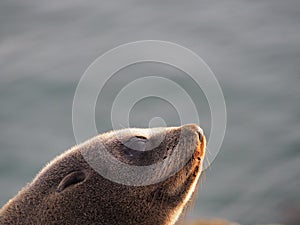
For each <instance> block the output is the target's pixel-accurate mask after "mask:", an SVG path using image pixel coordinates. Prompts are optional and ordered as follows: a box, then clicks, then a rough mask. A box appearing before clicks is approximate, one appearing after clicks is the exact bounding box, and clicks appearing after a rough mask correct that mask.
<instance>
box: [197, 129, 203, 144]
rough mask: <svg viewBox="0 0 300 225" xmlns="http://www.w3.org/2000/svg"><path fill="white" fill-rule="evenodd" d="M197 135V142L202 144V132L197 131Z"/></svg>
mask: <svg viewBox="0 0 300 225" xmlns="http://www.w3.org/2000/svg"><path fill="white" fill-rule="evenodd" d="M197 133H198V136H199V140H200V141H201V142H202V140H203V134H202V132H201V131H199V130H198V131H197Z"/></svg>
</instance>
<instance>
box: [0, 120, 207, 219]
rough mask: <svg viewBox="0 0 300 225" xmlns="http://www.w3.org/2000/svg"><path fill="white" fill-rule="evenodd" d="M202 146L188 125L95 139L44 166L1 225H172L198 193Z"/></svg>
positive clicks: (5, 211) (6, 208)
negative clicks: (118, 163)
mask: <svg viewBox="0 0 300 225" xmlns="http://www.w3.org/2000/svg"><path fill="white" fill-rule="evenodd" d="M205 142H206V141H205V136H204V134H203V132H202V130H201V129H200V128H199V127H198V126H197V125H194V124H189V125H184V126H180V127H167V128H152V129H123V130H118V131H111V132H108V133H104V134H100V135H99V136H96V137H95V138H92V139H90V140H88V141H87V142H84V143H83V144H80V145H78V146H75V147H73V148H71V149H70V150H68V151H66V152H65V153H63V154H62V155H60V156H58V157H57V158H55V159H54V160H53V161H52V162H50V163H49V164H48V165H47V166H46V167H45V168H43V169H42V170H41V172H39V173H38V175H37V176H36V177H35V178H34V180H33V181H32V182H31V183H30V184H28V185H27V186H25V187H24V188H23V189H22V190H21V191H20V192H19V193H18V194H17V195H16V196H15V197H14V198H12V199H11V200H10V201H9V202H8V203H7V204H6V205H5V206H4V207H3V208H2V209H1V210H0V224H3V225H4V224H45V225H47V224H103V225H104V224H105V225H106V224H133V225H135V224H145V225H146V224H151V225H152V224H157V225H159V224H174V223H175V222H176V221H177V220H178V218H179V217H180V215H181V213H182V211H183V209H184V208H185V206H186V205H187V203H188V201H189V199H190V198H191V196H192V194H193V193H194V191H195V189H196V186H197V182H198V180H199V177H200V174H201V170H202V162H203V158H204V155H205V144H206V143H205ZM104 151H105V152H106V154H102V153H103V152H104ZM110 159H114V160H116V161H117V162H120V165H127V166H128V168H129V169H128V171H129V172H130V168H131V167H132V168H135V169H137V170H134V171H133V172H132V174H130V173H129V174H128V171H127V170H125V169H122V166H119V165H117V164H114V162H113V161H109V160H110ZM99 168H100V169H99ZM124 171H126V173H124ZM136 171H140V173H139V174H138V175H137V174H136ZM149 171H150V172H149ZM151 171H152V173H151ZM126 176H127V178H128V177H130V178H128V180H130V182H128V183H126ZM134 176H137V177H136V180H135V177H134ZM120 177H121V178H120ZM110 178H112V179H110Z"/></svg>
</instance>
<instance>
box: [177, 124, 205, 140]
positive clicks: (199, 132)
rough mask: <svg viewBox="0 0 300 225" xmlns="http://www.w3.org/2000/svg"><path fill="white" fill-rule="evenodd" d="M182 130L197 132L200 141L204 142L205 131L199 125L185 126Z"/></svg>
mask: <svg viewBox="0 0 300 225" xmlns="http://www.w3.org/2000/svg"><path fill="white" fill-rule="evenodd" d="M182 128H184V129H187V130H190V131H192V132H196V133H197V134H198V136H199V140H200V141H202V140H203V130H202V129H201V128H200V127H199V126H198V125H197V124H186V125H183V126H182Z"/></svg>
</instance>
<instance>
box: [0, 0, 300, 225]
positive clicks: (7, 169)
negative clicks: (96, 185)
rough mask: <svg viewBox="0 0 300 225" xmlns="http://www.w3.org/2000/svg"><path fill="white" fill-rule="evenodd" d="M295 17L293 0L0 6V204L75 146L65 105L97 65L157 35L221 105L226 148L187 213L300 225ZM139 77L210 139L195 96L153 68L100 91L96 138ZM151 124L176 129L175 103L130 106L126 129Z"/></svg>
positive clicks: (124, 74)
mask: <svg viewBox="0 0 300 225" xmlns="http://www.w3.org/2000/svg"><path fill="white" fill-rule="evenodd" d="M299 11H300V2H299V1H297V0H287V1H279V0H274V1H245V0H241V1H235V0H228V1H214V0H212V1H186V2H182V1H164V2H161V1H136V0H132V1H129V0H125V1H122V2H115V1H109V2H108V1H106V2H104V1H103V2H99V1H90V2H88V3H87V2H82V1H63V2H61V1H49V2H36V1H31V0H29V1H26V2H25V1H14V0H10V1H1V3H0V127H1V128H0V206H2V205H3V204H5V202H6V201H8V200H9V199H10V198H11V197H12V196H14V195H15V194H16V193H17V191H18V190H19V189H20V188H21V187H22V186H24V185H25V184H26V183H27V182H30V181H31V180H32V179H33V177H34V176H35V174H36V173H37V172H38V171H39V170H40V169H41V168H42V167H43V166H44V165H45V164H46V163H47V162H48V161H50V160H51V159H52V158H53V157H54V156H56V155H58V154H60V153H62V152H63V151H64V150H66V149H68V148H69V147H71V146H73V145H75V144H76V142H75V138H74V134H73V128H72V102H73V97H74V93H75V89H76V86H77V84H78V82H79V80H80V78H81V76H82V75H83V73H84V71H85V70H86V68H87V67H88V66H89V65H90V64H91V63H92V62H93V61H94V59H96V58H97V57H98V56H100V55H102V54H103V53H105V52H106V51H108V50H109V49H111V48H113V47H116V46H118V45H120V44H124V43H127V42H131V41H137V40H143V39H158V40H165V41H172V42H175V43H178V44H181V45H183V46H185V47H187V48H190V49H191V50H193V51H194V52H196V53H197V54H198V55H200V56H201V57H202V58H203V59H204V60H205V61H206V63H207V64H208V65H209V66H210V67H211V69H212V70H213V71H214V73H215V75H216V77H217V79H218V81H219V83H220V85H221V87H222V90H223V93H224V96H225V100H226V106H227V116H228V118H227V119H228V121H227V129H226V135H225V138H224V142H223V145H222V148H221V150H220V152H219V154H218V156H217V158H216V159H215V160H214V161H213V163H212V165H211V167H209V168H208V169H207V170H206V171H205V177H204V178H203V180H202V182H201V185H199V191H198V195H197V197H196V199H195V202H194V207H193V209H192V210H191V211H190V212H189V214H188V217H189V218H206V217H221V218H226V219H229V220H233V221H237V222H240V223H241V224H245V225H253V224H263V223H283V224H286V225H295V224H300V216H299V212H300V191H299V190H300V189H299V186H300V170H299V169H300V168H299V167H300V135H299V133H300V120H299V118H300V102H299V98H300V88H299V84H300V66H299V62H300V41H299V40H300V23H299V21H300V16H299V15H300V12H299ZM141 74H144V75H151V74H158V75H161V76H165V77H168V78H170V79H173V80H174V81H176V82H178V83H179V84H180V86H182V87H183V88H184V89H185V90H186V91H187V92H188V93H189V94H191V95H192V96H193V97H194V98H193V99H194V101H195V102H196V104H197V106H198V108H197V109H198V111H199V112H200V113H199V116H200V121H201V127H203V129H204V131H205V132H206V133H207V134H208V136H209V133H210V126H211V122H210V119H211V118H210V111H209V105H208V103H207V101H206V100H205V98H204V95H203V93H201V90H200V91H199V90H197V88H196V87H195V84H193V82H192V81H191V80H190V79H189V78H188V77H187V76H186V75H185V74H183V73H182V72H181V71H178V70H176V69H174V68H170V67H168V66H164V65H157V64H155V65H154V63H152V64H151V63H144V64H143V65H135V66H131V67H128V68H126V69H124V70H122V71H119V72H118V73H117V74H115V76H114V77H112V79H111V80H110V81H109V82H108V83H107V85H106V86H105V87H104V89H103V93H104V94H103V96H102V98H101V99H100V98H99V99H98V102H97V106H96V123H97V127H98V130H99V132H102V131H106V130H109V129H111V124H110V121H109V117H108V116H109V113H110V111H109V110H110V106H111V103H112V101H113V99H114V96H115V95H116V94H117V93H118V91H119V90H120V89H122V87H123V86H124V85H126V84H127V83H128V82H129V81H131V80H133V79H136V78H138V77H139V76H141ZM140 88H141V90H142V89H143V87H140ZM105 90H106V91H105ZM171 94H174V95H176V94H177V93H176V91H174V93H171ZM178 104H179V105H181V104H182V105H184V104H185V103H184V102H180V98H179V100H178ZM187 110H188V109H187ZM156 116H159V117H162V118H164V120H165V122H166V123H167V124H168V125H178V115H177V114H176V107H175V108H174V107H173V106H172V105H171V104H169V103H168V102H166V101H164V100H162V99H160V98H148V99H143V100H141V101H140V102H138V103H137V104H136V105H135V107H134V108H133V110H132V115H131V117H130V118H131V119H130V122H131V123H130V125H131V126H147V125H148V123H149V120H150V119H151V118H153V117H156ZM120 126H123V125H122V124H121V125H120Z"/></svg>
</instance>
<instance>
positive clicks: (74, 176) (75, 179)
mask: <svg viewBox="0 0 300 225" xmlns="http://www.w3.org/2000/svg"><path fill="white" fill-rule="evenodd" d="M85 178H86V174H85V173H84V171H73V172H71V173H69V174H68V175H67V176H65V177H64V178H63V179H62V180H61V182H60V184H59V185H58V187H57V189H56V191H57V192H62V191H63V190H65V189H66V188H68V187H70V186H73V185H75V184H78V183H80V182H82V181H84V180H85Z"/></svg>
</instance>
